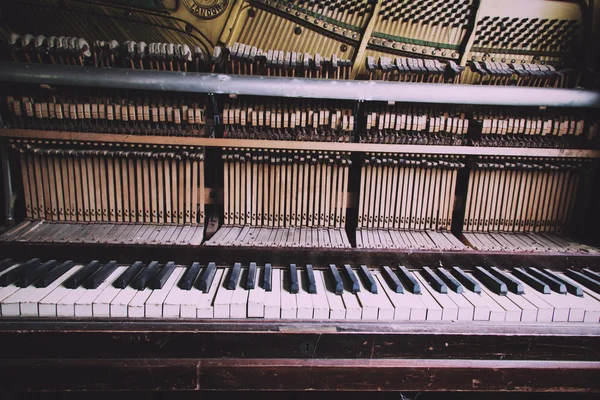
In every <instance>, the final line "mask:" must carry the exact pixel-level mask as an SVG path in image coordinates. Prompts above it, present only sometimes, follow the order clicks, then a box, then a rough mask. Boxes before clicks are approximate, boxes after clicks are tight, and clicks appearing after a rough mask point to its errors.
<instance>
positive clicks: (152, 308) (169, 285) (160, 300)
mask: <svg viewBox="0 0 600 400" xmlns="http://www.w3.org/2000/svg"><path fill="white" fill-rule="evenodd" d="M184 271H185V268H182V267H177V268H175V269H174V270H173V272H172V273H171V276H169V279H167V281H166V282H165V284H164V286H163V287H162V289H156V290H154V291H152V294H151V295H150V296H149V297H148V300H146V303H145V304H144V316H145V317H146V318H160V317H162V316H163V304H164V303H165V300H166V299H167V296H168V295H169V292H171V290H172V289H173V287H174V286H175V285H176V284H177V282H178V281H179V279H180V278H181V275H182V274H183V273H184Z"/></svg>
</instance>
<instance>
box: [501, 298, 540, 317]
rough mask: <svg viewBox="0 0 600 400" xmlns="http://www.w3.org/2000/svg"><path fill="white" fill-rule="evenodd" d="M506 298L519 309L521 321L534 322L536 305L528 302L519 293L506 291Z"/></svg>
mask: <svg viewBox="0 0 600 400" xmlns="http://www.w3.org/2000/svg"><path fill="white" fill-rule="evenodd" d="M506 298H507V299H509V300H510V301H512V302H513V303H514V304H515V305H516V306H517V307H519V308H520V309H521V321H522V322H535V320H536V319H537V307H535V306H534V305H533V304H531V303H530V302H528V301H527V299H525V297H523V296H522V295H519V294H514V293H512V292H508V293H507V294H506ZM507 318H508V315H507ZM507 321H508V319H507Z"/></svg>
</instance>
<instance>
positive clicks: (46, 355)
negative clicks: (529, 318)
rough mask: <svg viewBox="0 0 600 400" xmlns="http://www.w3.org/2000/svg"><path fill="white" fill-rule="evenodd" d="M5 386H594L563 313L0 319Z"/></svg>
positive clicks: (595, 341) (596, 338)
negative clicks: (535, 316)
mask: <svg viewBox="0 0 600 400" xmlns="http://www.w3.org/2000/svg"><path fill="white" fill-rule="evenodd" d="M0 340H2V343H3V348H4V350H3V352H2V355H1V356H0V384H1V385H2V387H3V388H4V389H5V390H72V389H77V390H91V389H94V390H124V389H127V390H136V389H144V390H156V389H168V390H248V389H250V390H252V389H270V390H305V389H309V388H310V389H311V390H315V389H318V390H411V391H412V390H415V391H421V390H428V391H434V390H458V391H465V390H468V391H564V392H572V391H599V390H600V384H599V383H598V380H597V379H594V377H596V378H597V375H598V371H599V370H600V360H599V356H598V354H599V353H600V330H599V329H598V328H597V327H595V326H586V325H578V326H576V327H573V326H567V325H564V324H555V323H553V324H518V325H517V324H510V323H499V324H490V323H486V324H478V323H467V324H462V323H461V324H458V323H444V324H440V323H439V322H437V323H423V322H421V323H413V322H406V323H393V324H390V323H369V322H343V321H341V322H323V321H302V320H299V321H294V322H282V321H252V320H240V321H219V320H214V321H202V320H199V321H190V320H171V321H153V320H132V319H127V320H122V319H117V320H94V321H92V320H71V321H64V320H56V319H53V320H24V319H20V320H4V321H3V323H2V324H1V325H0Z"/></svg>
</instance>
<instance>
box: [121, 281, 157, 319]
mask: <svg viewBox="0 0 600 400" xmlns="http://www.w3.org/2000/svg"><path fill="white" fill-rule="evenodd" d="M151 294H152V289H150V288H149V287H146V288H145V289H144V290H138V291H137V292H136V293H135V295H134V296H133V298H132V299H131V301H130V302H129V304H128V305H127V316H128V317H131V318H143V317H145V316H146V310H145V305H146V301H148V298H149V297H150V295H151Z"/></svg>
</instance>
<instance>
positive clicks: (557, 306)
mask: <svg viewBox="0 0 600 400" xmlns="http://www.w3.org/2000/svg"><path fill="white" fill-rule="evenodd" d="M519 282H521V283H522V284H523V288H524V289H525V294H527V295H528V296H529V297H527V299H528V300H529V299H534V298H537V299H539V300H542V301H543V302H544V303H546V304H548V305H549V306H550V307H551V308H552V309H553V313H552V321H553V322H567V321H568V320H569V310H570V308H569V305H568V304H567V303H566V302H563V301H562V299H561V298H557V297H556V296H560V295H559V294H558V293H556V292H551V293H550V294H542V293H540V292H538V291H537V290H535V289H534V288H532V287H531V286H529V285H528V284H526V283H525V282H523V281H521V280H519ZM552 294H554V295H555V296H553V295H552ZM534 305H537V304H534ZM538 308H539V307H538ZM538 321H539V311H538Z"/></svg>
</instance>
